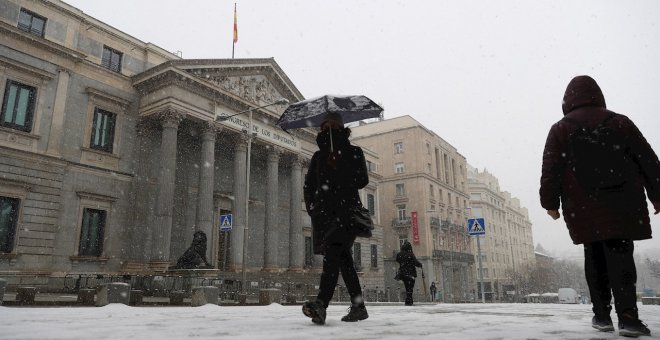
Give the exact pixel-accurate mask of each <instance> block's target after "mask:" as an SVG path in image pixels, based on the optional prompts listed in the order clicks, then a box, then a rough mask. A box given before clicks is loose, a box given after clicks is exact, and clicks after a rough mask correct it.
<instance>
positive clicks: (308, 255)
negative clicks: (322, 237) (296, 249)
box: [305, 236, 314, 267]
mask: <svg viewBox="0 0 660 340" xmlns="http://www.w3.org/2000/svg"><path fill="white" fill-rule="evenodd" d="M313 264H314V249H313V245H312V238H311V237H308V236H307V237H305V266H306V267H311V266H312V265H313Z"/></svg>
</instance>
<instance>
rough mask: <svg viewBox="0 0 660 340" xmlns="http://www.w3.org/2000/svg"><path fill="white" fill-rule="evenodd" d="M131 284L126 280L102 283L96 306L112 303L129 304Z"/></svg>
mask: <svg viewBox="0 0 660 340" xmlns="http://www.w3.org/2000/svg"><path fill="white" fill-rule="evenodd" d="M130 292H131V285H129V284H128V283H124V282H111V283H104V284H102V285H101V289H99V291H98V294H97V295H96V306H97V307H102V306H105V305H107V304H110V303H123V304H125V305H128V302H129V295H130Z"/></svg>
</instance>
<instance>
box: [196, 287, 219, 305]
mask: <svg viewBox="0 0 660 340" xmlns="http://www.w3.org/2000/svg"><path fill="white" fill-rule="evenodd" d="M219 291H220V290H219V289H218V287H214V286H203V287H193V289H192V299H191V302H190V304H191V305H192V306H193V307H197V306H203V305H205V304H208V303H210V304H212V305H217V304H218V297H219Z"/></svg>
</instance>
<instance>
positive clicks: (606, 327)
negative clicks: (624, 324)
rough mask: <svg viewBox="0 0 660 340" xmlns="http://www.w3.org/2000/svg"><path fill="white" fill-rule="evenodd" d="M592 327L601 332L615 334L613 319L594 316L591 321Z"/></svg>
mask: <svg viewBox="0 0 660 340" xmlns="http://www.w3.org/2000/svg"><path fill="white" fill-rule="evenodd" d="M591 327H593V328H595V329H597V330H599V331H601V332H614V325H612V318H610V316H609V315H607V316H601V317H598V316H594V317H593V318H592V319H591Z"/></svg>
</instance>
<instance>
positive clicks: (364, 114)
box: [276, 95, 383, 130]
mask: <svg viewBox="0 0 660 340" xmlns="http://www.w3.org/2000/svg"><path fill="white" fill-rule="evenodd" d="M331 112H333V113H338V114H340V115H341V116H342V119H343V120H344V123H350V122H355V121H358V120H363V119H369V118H376V117H378V116H380V113H381V112H383V108H382V107H380V106H379V105H378V104H376V103H374V102H373V101H372V100H371V99H369V98H367V97H366V96H333V95H325V96H321V97H316V98H312V99H307V100H303V101H300V102H297V103H293V104H291V105H289V107H288V108H287V109H286V110H285V111H284V113H283V114H282V116H281V117H280V119H279V120H278V121H277V124H276V125H277V126H279V127H281V128H282V129H283V130H288V129H298V128H306V127H312V126H321V123H322V122H323V119H324V118H325V116H326V115H327V114H328V113H331Z"/></svg>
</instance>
